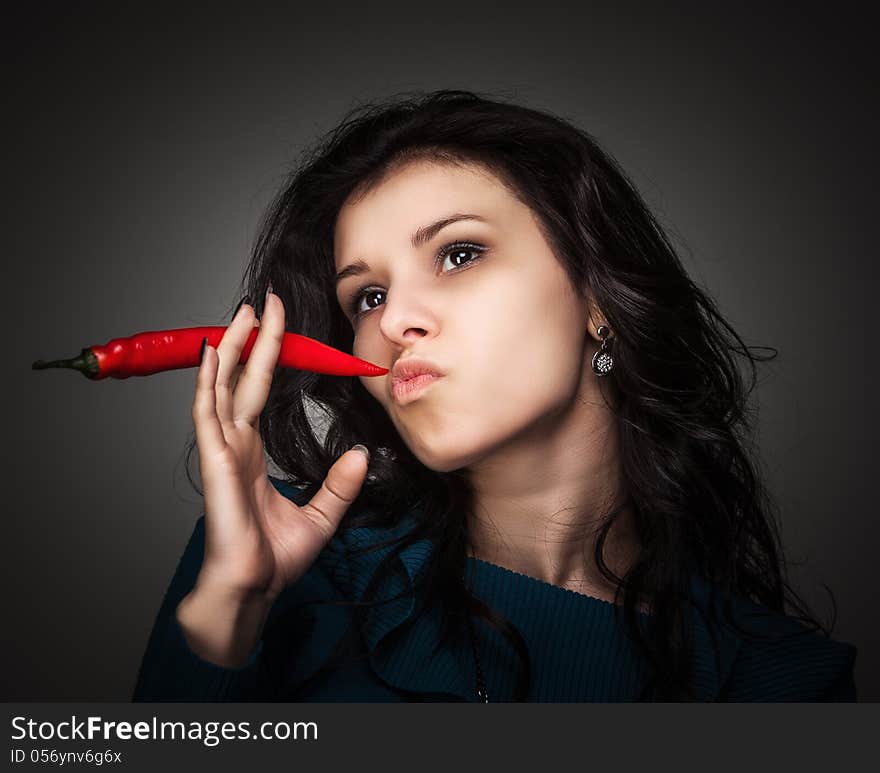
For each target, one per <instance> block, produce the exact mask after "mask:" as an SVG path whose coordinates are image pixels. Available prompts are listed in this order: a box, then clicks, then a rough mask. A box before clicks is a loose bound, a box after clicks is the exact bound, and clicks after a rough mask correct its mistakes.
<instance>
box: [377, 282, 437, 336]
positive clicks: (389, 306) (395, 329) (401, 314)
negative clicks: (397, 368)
mask: <svg viewBox="0 0 880 773" xmlns="http://www.w3.org/2000/svg"><path fill="white" fill-rule="evenodd" d="M378 313H379V314H381V317H380V319H379V329H380V330H381V331H382V334H383V335H384V336H385V337H386V338H387V339H388V340H389V341H391V342H392V343H394V344H396V345H398V346H401V347H407V346H410V345H411V344H412V343H413V341H415V340H417V339H419V338H424V337H426V336H429V335H433V334H434V333H436V331H437V317H436V314H435V313H434V311H433V310H432V309H431V308H430V305H429V300H428V294H427V293H426V292H424V291H419V290H416V289H412V290H407V289H405V288H403V287H399V288H396V290H395V291H394V292H389V293H387V294H386V296H385V304H384V307H383V308H382V309H381V310H379V312H378Z"/></svg>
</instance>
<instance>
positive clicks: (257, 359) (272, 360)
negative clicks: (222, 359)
mask: <svg viewBox="0 0 880 773" xmlns="http://www.w3.org/2000/svg"><path fill="white" fill-rule="evenodd" d="M242 308H244V307H242ZM284 326H285V324H284V304H283V303H282V302H281V298H279V297H278V296H277V295H275V293H271V292H270V293H267V295H266V302H265V303H264V304H263V317H262V319H261V320H260V331H259V333H257V338H256V341H255V342H254V346H253V348H252V349H251V353H250V355H249V356H248V361H247V364H246V365H245V368H244V371H243V372H242V374H241V376H240V378H239V379H238V386H237V387H236V389H235V392H234V393H233V394H232V400H233V406H232V419H233V421H235V422H239V421H246V422H247V423H248V424H250V425H251V426H256V423H257V420H258V419H259V416H260V414H261V413H262V411H263V408H264V407H265V405H266V400H268V398H269V390H270V388H271V386H272V379H273V377H274V375H275V367H276V365H277V363H278V355H279V354H280V353H281V343H282V341H283V340H284ZM248 335H250V330H248V331H247V334H246V335H244V336H243V338H244V340H242V342H241V346H240V347H239V348H238V351H239V352H240V351H241V348H242V347H243V346H244V342H245V341H246V340H247V336H248Z"/></svg>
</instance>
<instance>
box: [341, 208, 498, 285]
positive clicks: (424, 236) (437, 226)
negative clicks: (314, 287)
mask: <svg viewBox="0 0 880 773" xmlns="http://www.w3.org/2000/svg"><path fill="white" fill-rule="evenodd" d="M459 220H480V221H481V222H486V218H484V217H480V215H471V214H467V213H456V214H454V215H449V216H448V217H443V218H440V220H436V221H435V222H433V223H430V224H429V225H425V226H422V227H421V228H419V229H418V230H417V231H416V232H415V233H414V234H413V235H412V236H411V237H410V244H412V246H413V247H414V248H416V249H418V248H419V247H421V246H423V245H424V244H427V243H428V242H429V241H431V239H433V238H434V237H435V236H436V235H437V234H438V233H439V232H440V231H442V230H443V229H444V228H446V226H448V225H452V223H457V222H458V221H459ZM369 270H370V267H369V266H368V265H367V264H366V263H365V262H364V261H363V260H361V259H360V258H358V259H357V260H356V261H354V263H350V264H349V265H347V266H346V267H345V268H344V269H342V271H340V272H339V273H338V274H337V275H336V285H337V286H338V285H339V283H340V282H341V281H342V280H343V279H348V277H350V276H359V275H360V274H366V273H367V272H368V271H369Z"/></svg>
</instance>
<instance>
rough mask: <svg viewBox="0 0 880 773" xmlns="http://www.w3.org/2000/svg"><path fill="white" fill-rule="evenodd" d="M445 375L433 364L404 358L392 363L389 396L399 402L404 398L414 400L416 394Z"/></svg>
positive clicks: (413, 358)
mask: <svg viewBox="0 0 880 773" xmlns="http://www.w3.org/2000/svg"><path fill="white" fill-rule="evenodd" d="M444 375H445V374H444V373H443V371H442V370H440V368H438V367H437V366H436V365H434V363H432V362H430V361H428V360H423V359H417V358H415V357H406V358H404V359H402V360H398V361H397V362H396V363H394V367H393V368H392V369H391V394H392V395H393V397H394V399H395V400H397V401H398V402H400V401H401V400H404V399H406V398H413V399H414V398H415V395H416V393H418V392H421V390H422V388H423V387H426V386H428V385H429V384H431V383H433V382H434V381H436V380H437V379H440V378H443V376H444Z"/></svg>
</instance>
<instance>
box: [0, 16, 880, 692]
mask: <svg viewBox="0 0 880 773" xmlns="http://www.w3.org/2000/svg"><path fill="white" fill-rule="evenodd" d="M603 5H605V4H603ZM323 7H324V8H326V10H325V11H323V12H321V13H317V12H315V11H314V10H311V9H310V10H293V9H291V8H288V9H287V10H286V11H285V12H283V13H282V14H280V15H279V14H278V13H277V12H274V11H269V10H262V11H260V10H253V6H252V5H248V10H247V11H244V10H240V11H238V12H221V11H220V10H218V9H213V10H210V11H207V10H202V11H199V12H195V11H190V10H181V9H180V8H176V9H174V10H173V12H172V11H158V10H155V9H154V7H153V6H149V7H146V8H141V9H138V10H132V9H129V8H125V9H124V10H119V9H114V8H112V7H101V6H98V5H96V4H89V3H87V4H81V5H77V6H76V7H75V8H67V7H61V6H59V7H58V8H55V9H53V8H51V6H48V5H42V6H41V8H40V10H36V11H30V12H28V13H29V15H28V16H27V17H22V16H19V17H18V18H10V19H9V24H8V28H7V35H8V36H10V37H11V40H10V41H8V43H7V44H6V47H5V49H4V50H5V51H6V58H7V61H6V66H5V67H4V72H5V80H6V83H5V84H4V92H3V96H4V101H5V104H4V108H5V110H4V113H5V120H4V126H5V131H6V133H7V135H8V136H7V140H6V142H5V143H4V147H5V148H7V149H8V151H9V156H8V158H7V159H6V163H5V165H4V169H5V172H6V173H5V174H4V183H5V184H4V186H3V187H4V194H5V199H6V206H5V213H6V216H7V228H6V230H5V241H6V244H7V250H8V251H7V254H6V256H5V257H6V259H5V261H4V271H5V272H7V273H6V277H7V279H6V284H7V286H8V287H9V288H10V290H11V292H9V293H8V295H7V301H6V304H5V305H4V312H3V314H4V328H5V330H6V331H7V335H6V336H5V344H4V348H5V352H4V360H5V364H4V367H5V371H6V379H5V387H4V393H5V399H4V403H5V407H6V433H5V434H6V443H5V444H4V450H5V461H6V463H5V464H4V474H5V476H6V485H5V489H6V497H5V499H6V507H5V512H4V518H3V539H2V545H3V554H2V558H3V561H2V572H3V585H4V589H5V593H4V601H5V609H4V614H3V637H2V646H3V651H2V655H0V657H2V662H3V663H4V664H5V668H4V669H3V677H2V678H3V684H2V688H0V699H4V700H81V701H103V700H127V699H128V698H129V697H130V695H131V691H132V689H133V686H134V681H135V677H136V673H137V668H138V665H139V663H140V658H141V654H142V652H143V649H144V646H145V644H146V640H147V636H148V634H149V631H150V629H151V627H152V623H153V618H154V615H155V612H156V611H157V609H158V606H159V603H160V601H161V599H162V595H163V593H164V591H165V589H166V587H167V584H168V582H169V581H170V579H171V576H172V573H173V571H174V568H175V566H176V562H177V560H178V557H179V555H180V553H181V551H182V550H183V547H184V544H185V542H186V540H187V538H188V536H189V534H190V533H191V530H192V527H193V525H194V522H195V520H196V518H197V517H198V516H199V515H200V513H201V510H200V507H201V501H200V498H199V497H198V495H197V494H196V493H195V492H194V491H193V490H192V489H191V488H190V487H189V485H188V482H187V480H186V477H185V475H184V471H183V455H182V454H183V449H184V445H185V443H186V441H187V440H188V439H189V437H190V435H191V432H192V420H191V417H190V410H191V405H192V397H193V390H194V385H195V371H194V370H192V371H191V370H184V371H175V372H170V373H164V374H158V375H156V376H153V377H150V378H131V379H128V380H125V381H118V380H114V379H108V380H106V381H101V382H91V381H89V380H87V379H86V378H84V377H83V376H82V375H80V374H78V373H76V372H74V371H60V370H54V371H40V372H37V371H32V370H30V364H31V362H32V361H33V360H36V359H54V358H57V357H69V356H73V355H75V354H77V353H78V352H79V351H80V350H81V349H82V348H83V347H84V346H87V345H93V344H104V343H106V342H107V341H108V340H110V339H111V338H116V337H120V336H127V335H132V334H134V333H136V332H141V331H145V330H156V329H162V328H170V327H184V326H196V325H211V324H226V322H227V320H228V317H225V316H224V315H225V314H226V312H227V311H228V310H229V309H230V308H231V307H232V306H233V305H234V304H235V302H236V300H237V298H235V297H234V292H235V288H236V287H237V284H238V281H239V279H240V277H241V274H242V271H243V269H244V266H245V265H246V262H247V258H248V251H249V248H250V246H251V242H252V239H253V237H254V234H255V229H256V224H257V221H258V219H259V217H260V215H261V213H262V211H263V208H264V207H265V205H266V204H267V202H268V201H269V199H270V197H271V196H272V194H273V193H274V192H275V191H276V190H277V188H278V186H279V185H280V184H281V182H282V180H283V178H284V176H285V174H286V172H287V170H288V169H289V167H290V165H291V163H292V162H293V161H294V159H295V158H296V156H297V154H298V153H299V151H300V150H301V149H302V147H303V146H304V145H307V144H309V143H311V142H312V140H313V139H314V138H315V136H316V135H317V134H318V133H320V132H323V131H325V130H327V129H329V128H331V127H332V126H334V125H335V124H336V122H337V121H338V120H339V119H340V118H341V117H342V115H343V113H344V112H345V111H346V110H347V109H348V108H350V107H352V106H353V105H355V104H356V103H358V102H361V101H365V100H370V99H374V98H380V97H383V96H386V95H388V94H391V93H393V92H398V91H403V90H412V89H426V90H427V89H434V88H465V89H474V90H478V91H490V92H495V93H496V94H498V95H499V96H502V97H504V98H511V99H515V100H517V101H521V102H523V103H526V104H529V105H531V106H534V107H539V108H544V109H549V110H552V111H554V112H556V113H558V114H561V115H563V116H564V117H566V118H569V119H570V120H572V121H574V122H576V123H577V124H579V125H580V126H582V127H583V128H585V129H586V130H587V131H589V132H591V133H592V134H593V135H594V136H596V137H597V138H598V139H599V141H600V142H601V143H602V144H603V146H604V147H605V148H606V149H607V150H609V151H610V152H611V153H612V154H613V155H615V156H616V157H617V159H618V160H619V161H620V162H621V164H622V165H623V167H624V169H626V170H627V171H628V172H629V173H630V175H631V176H632V177H633V179H634V180H635V182H636V184H637V185H638V186H639V188H640V189H641V191H642V192H643V194H644V196H645V198H646V199H647V201H648V203H649V205H650V206H651V207H652V208H653V209H654V211H655V213H656V214H657V215H658V216H659V218H660V220H661V222H662V223H663V224H664V225H665V226H666V227H667V228H668V229H669V231H670V233H671V235H672V236H673V238H674V240H675V243H676V244H677V245H678V246H679V247H680V250H681V255H682V259H683V261H684V263H685V265H686V267H687V268H688V270H689V271H690V272H691V274H692V276H693V277H694V279H695V280H696V281H698V282H699V283H700V284H701V285H703V286H704V287H705V288H707V289H708V290H709V291H710V293H711V294H712V295H713V296H714V297H715V298H716V299H717V300H718V303H719V305H720V307H721V310H722V312H723V313H724V314H725V315H726V317H727V319H728V320H729V321H730V322H731V323H732V324H733V325H734V327H735V328H736V329H737V331H738V332H739V333H740V335H741V336H742V337H743V338H744V340H745V341H746V343H747V344H750V345H767V346H774V347H776V348H777V349H778V350H779V352H780V356H779V358H778V359H777V360H776V361H774V362H773V363H770V364H767V365H764V366H762V371H761V384H760V387H759V389H758V391H757V395H756V396H757V403H756V404H757V405H758V407H759V408H760V427H761V432H760V443H761V448H762V452H763V459H764V463H765V465H766V468H767V472H768V475H769V481H770V484H771V486H772V488H773V491H774V492H775V494H776V496H777V497H778V500H779V502H780V504H781V507H782V511H783V523H782V526H783V537H784V543H785V548H786V550H787V553H788V556H789V558H790V559H791V560H793V561H796V562H798V563H799V566H798V567H795V568H793V569H792V579H793V581H794V585H795V588H796V589H797V590H799V591H800V592H801V593H802V595H803V596H804V598H805V599H806V600H807V601H808V602H810V603H811V604H812V605H813V608H814V610H815V611H816V612H817V613H818V614H819V615H820V617H826V618H827V616H829V615H830V612H831V604H830V600H829V598H828V596H827V595H826V594H825V592H824V590H823V589H822V587H821V583H826V584H828V585H830V586H831V588H832V589H833V591H834V593H835V595H836V598H837V601H838V619H837V625H836V628H835V631H834V638H837V639H839V640H843V641H848V642H851V643H853V644H855V645H856V646H857V647H858V648H859V656H858V660H857V664H856V679H857V684H858V687H859V695H860V699H861V700H877V698H878V696H880V656H878V647H877V643H878V624H877V619H878V616H877V614H876V612H875V608H874V604H873V598H874V593H875V591H876V585H877V573H876V569H875V563H874V560H873V559H874V558H875V551H876V545H877V533H878V529H877V525H876V517H875V516H876V512H877V509H876V507H875V506H874V501H873V499H872V498H871V497H870V496H869V485H868V484H869V483H870V480H871V479H872V478H873V479H874V480H876V476H877V467H876V465H870V464H869V459H870V458H871V453H872V451H873V447H872V446H873V444H872V442H871V440H870V437H869V432H870V433H872V434H873V432H872V431H873V429H874V423H875V422H874V416H875V413H874V407H873V403H869V394H871V395H872V396H873V392H874V387H875V385H876V382H875V380H874V372H875V371H874V367H873V363H872V360H873V356H874V354H875V350H876V344H875V326H874V325H873V324H872V323H873V313H872V312H873V311H874V308H875V302H874V296H875V285H874V284H873V282H872V281H871V280H870V279H869V268H868V266H869V263H870V262H873V259H874V257H875V254H874V253H875V250H874V245H875V243H876V240H875V239H874V238H872V237H873V236H874V234H873V233H871V232H870V229H871V228H872V227H873V226H874V225H875V224H876V222H877V217H876V203H877V197H876V193H875V184H876V183H875V180H876V168H875V163H874V161H875V157H876V148H875V137H876V132H877V124H876V122H875V121H874V119H873V117H872V116H871V115H870V112H871V111H870V103H871V102H872V101H875V100H874V98H875V94H873V93H872V92H871V91H870V89H869V85H874V86H876V73H875V72H872V71H871V70H870V69H869V66H873V54H871V58H869V47H868V30H869V29H874V28H875V27H874V20H873V19H868V18H867V16H866V15H865V14H864V13H862V12H856V11H852V10H849V9H848V8H847V7H846V6H842V5H840V4H835V5H834V6H833V8H834V13H833V15H832V14H831V13H830V12H828V11H825V12H822V13H819V12H813V11H804V10H802V9H801V10H798V11H797V13H798V16H797V17H792V16H788V15H786V13H785V12H784V11H782V10H780V11H773V12H770V11H767V10H766V9H763V8H762V9H761V10H752V11H746V10H741V9H738V10H736V11H735V12H733V13H734V14H735V15H725V13H722V12H720V11H717V10H712V11H707V10H704V9H702V8H701V7H700V6H699V5H697V4H693V5H676V6H675V7H674V8H673V6H672V5H670V4H666V3H664V4H659V3H658V4H653V5H648V4H644V5H642V6H638V5H633V4H616V5H615V6H614V8H615V10H613V11H611V10H609V9H608V8H603V7H599V4H596V6H595V7H592V5H591V4H590V3H583V4H581V5H580V7H579V10H578V11H576V12H574V11H572V10H571V9H567V8H566V7H565V6H564V5H560V6H558V7H554V5H553V4H551V3H540V4H537V5H536V6H535V7H534V8H532V9H531V10H528V9H523V10H517V11H513V10H510V9H507V10H503V11H502V10H500V7H501V6H500V5H499V6H498V7H496V8H493V9H492V10H489V9H486V10H482V9H481V8H480V7H479V6H477V5H475V4H474V3H467V4H462V5H460V6H457V5H455V4H450V3H443V4H441V5H427V6H424V5H421V4H418V5H414V4H410V5H407V6H405V7H403V8H401V9H394V10H392V9H391V8H389V9H388V10H381V9H377V8H376V7H374V6H373V5H372V4H363V5H355V4H352V5H351V6H350V7H346V6H338V5H335V4H326V5H325V6H323ZM871 50H873V49H871ZM875 270H876V269H875ZM875 270H872V271H871V276H872V277H873V276H874V274H875Z"/></svg>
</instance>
